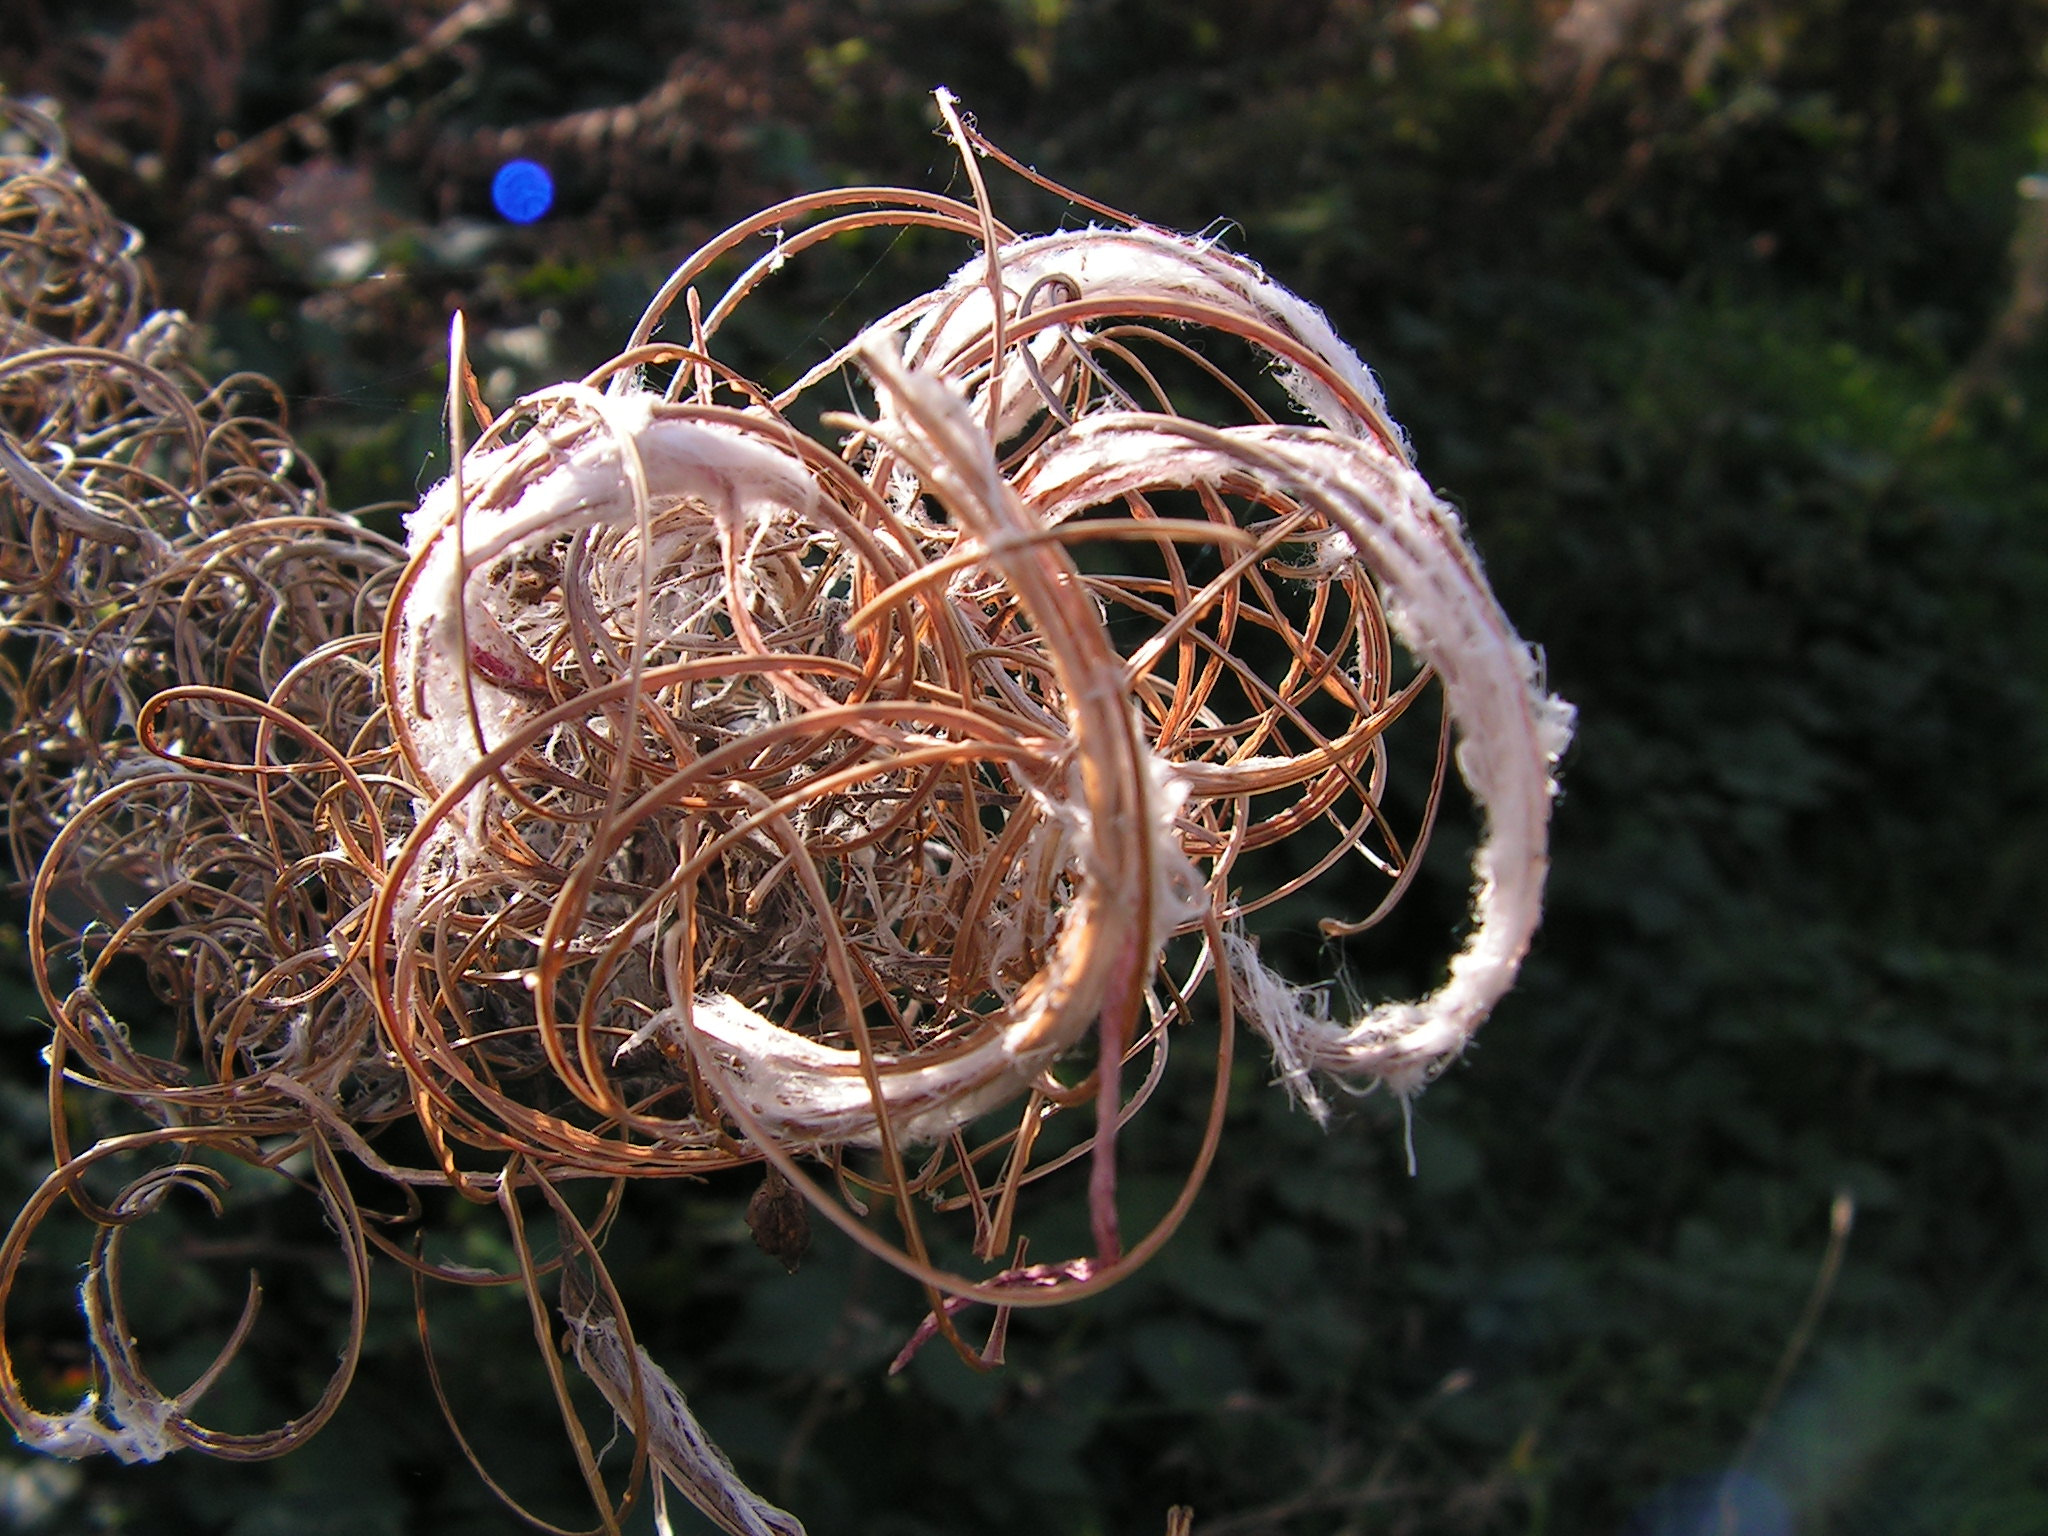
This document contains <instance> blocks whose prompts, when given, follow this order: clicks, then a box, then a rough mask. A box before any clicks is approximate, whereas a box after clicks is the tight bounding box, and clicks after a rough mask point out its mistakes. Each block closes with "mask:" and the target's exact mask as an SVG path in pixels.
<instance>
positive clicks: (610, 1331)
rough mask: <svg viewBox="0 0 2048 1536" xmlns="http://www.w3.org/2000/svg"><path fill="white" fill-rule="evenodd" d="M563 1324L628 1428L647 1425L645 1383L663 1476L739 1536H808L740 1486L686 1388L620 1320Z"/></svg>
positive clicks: (571, 1319)
mask: <svg viewBox="0 0 2048 1536" xmlns="http://www.w3.org/2000/svg"><path fill="white" fill-rule="evenodd" d="M563 1317H564V1319H565V1321H567V1323H568V1325H569V1347H570V1349H571V1350H572V1351H573V1352H574V1354H575V1357H576V1363H577V1365H579V1366H581V1367H582V1369H583V1374H584V1375H586V1376H588V1377H589V1378H590V1379H591V1380H592V1381H594V1382H595V1383H597V1389H598V1391H599V1392H601V1393H603V1394H604V1400H605V1401H606V1402H607V1403H609V1404H610V1405H611V1409H612V1412H614V1413H616V1414H617V1415H618V1416H619V1419H620V1421H621V1422H622V1423H625V1424H636V1423H638V1422H640V1421H639V1420H638V1419H637V1418H636V1415H635V1413H634V1403H633V1385H634V1378H635V1377H636V1376H637V1377H638V1378H639V1385H640V1398H641V1404H642V1407H643V1409H644V1412H645V1423H646V1445H647V1454H648V1455H649V1456H650V1457H651V1458H653V1460H654V1463H655V1466H656V1467H657V1468H658V1469H659V1470H660V1473H661V1475H662V1476H663V1477H665V1478H667V1479H668V1481H669V1482H670V1483H672V1484H674V1485H675V1487H677V1488H678V1489H680V1490H681V1491H682V1492H683V1493H684V1494H686V1495H687V1496H688V1497H689V1499H690V1501H691V1502H692V1503H694V1504H696V1505H697V1506H698V1507H699V1508H701V1509H703V1510H704V1512H705V1513H706V1514H707V1515H709V1516H710V1517H711V1518H712V1519H713V1520H714V1521H716V1523H718V1524H719V1525H720V1526H722V1527H723V1528H724V1529H725V1530H727V1531H730V1532H733V1533H735V1536H804V1528H803V1524H802V1522H800V1521H799V1520H798V1519H797V1518H796V1516H794V1515H792V1514H789V1513H788V1512H787V1511H785V1510H781V1509H778V1508H776V1507H775V1506H774V1505H773V1504H770V1503H769V1502H768V1501H767V1500H766V1499H764V1498H762V1497H761V1496H760V1495H759V1494H757V1493H755V1492H754V1491H753V1489H751V1488H749V1487H748V1486H747V1485H746V1484H745V1483H743V1482H741V1481H740V1476H739V1474H738V1473H737V1472H735V1471H734V1470H733V1465H732V1463H731V1462H730V1461H728V1460H727V1459H726V1456H725V1453H724V1452H723V1451H721V1450H720V1449H719V1448H718V1447H717V1445H715V1444H714V1443H713V1442H712V1439H711V1437H710V1436H709V1435H707V1434H705V1433H704V1428H703V1426H702V1425H701V1424H699V1423H698V1422H697V1416H696V1415H695V1414H694V1413H692V1412H691V1411H690V1404H689V1401H688V1400H687V1399H686V1398H685V1397H684V1396H683V1391H682V1388H680V1387H678V1386H677V1385H676V1384H675V1380H674V1378H672V1377H671V1376H670V1375H669V1374H668V1372H666V1371H664V1370H663V1369H662V1368H661V1367H660V1366H658V1365H656V1364H655V1363H654V1358H653V1356H651V1355H649V1354H648V1353H647V1351H646V1350H645V1349H643V1348H641V1347H640V1345H638V1344H634V1345H633V1347H632V1353H631V1355H630V1356H629V1355H628V1354H627V1351H626V1341H625V1339H624V1338H623V1337H621V1335H620V1333H619V1325H618V1323H617V1321H615V1320H614V1319H612V1318H609V1317H601V1316H599V1315H597V1312H596V1310H595V1309H594V1308H590V1307H585V1308H581V1309H569V1310H565V1311H564V1312H563Z"/></svg>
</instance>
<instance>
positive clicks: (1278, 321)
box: [850, 229, 1405, 446]
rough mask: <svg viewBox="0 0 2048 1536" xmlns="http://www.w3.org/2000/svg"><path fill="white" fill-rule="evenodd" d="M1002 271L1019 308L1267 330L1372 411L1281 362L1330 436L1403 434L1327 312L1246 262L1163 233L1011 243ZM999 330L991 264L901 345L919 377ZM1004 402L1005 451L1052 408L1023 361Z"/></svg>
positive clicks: (1080, 233) (973, 266)
mask: <svg viewBox="0 0 2048 1536" xmlns="http://www.w3.org/2000/svg"><path fill="white" fill-rule="evenodd" d="M995 260H996V262H997V264H998V265H999V267H1000V268H1001V271H1002V277H1003V286H1004V290H1005V292H1006V293H1007V294H1008V295H1009V297H1010V301H1011V303H1012V305H1013V306H1014V305H1016V304H1018V303H1021V301H1022V300H1023V298H1024V296H1025V295H1027V294H1029V293H1030V292H1031V291H1032V290H1033V289H1034V288H1035V287H1036V286H1037V285H1038V284H1040V283H1041V282H1045V281H1047V280H1049V279H1053V278H1064V279H1066V281H1067V282H1068V283H1069V284H1071V285H1072V286H1073V288H1074V289H1075V290H1076V292H1075V294H1074V296H1075V297H1079V298H1090V299H1092V298H1099V297H1104V296H1112V295H1113V296H1115V297H1118V298H1121V299H1128V300H1130V301H1131V305H1132V310H1133V312H1134V313H1143V312H1144V308H1145V303H1146V301H1147V300H1148V299H1164V300H1180V301H1192V302H1195V303H1198V304H1203V305H1208V306H1211V307H1213V308H1216V309H1219V310H1222V311H1224V312H1225V313H1227V314H1232V315H1236V316H1238V317H1240V318H1242V319H1244V320H1247V321H1250V322H1252V323H1253V324H1255V325H1257V326H1260V327H1270V328H1271V329H1273V330H1275V331H1278V332H1279V333H1280V334H1281V335H1282V336H1283V337H1286V338H1288V339H1290V340H1293V341H1297V342H1299V343H1300V344H1301V345H1302V346H1304V347H1306V348H1307V349H1308V350H1309V351H1310V352H1312V353H1313V354H1314V355H1315V356H1316V357H1317V358H1319V359H1320V360H1321V361H1322V362H1323V364H1324V365H1325V366H1326V367H1328V368H1329V370H1330V372H1331V373H1332V374H1333V375H1335V376H1336V377H1337V378H1338V379H1340V380H1342V381H1343V383H1344V384H1345V385H1346V386H1347V387H1348V388H1349V389H1350V390H1351V391H1352V392H1353V393H1354V394H1355V395H1356V396H1357V398H1358V400H1359V401H1360V402H1362V403H1363V404H1364V405H1365V406H1366V408H1367V414H1365V415H1363V416H1361V415H1360V414H1359V413H1358V412H1357V411H1355V410H1353V409H1352V408H1351V406H1350V405H1348V404H1347V403H1346V402H1345V401H1344V400H1343V398H1342V397H1341V396H1340V395H1339V394H1338V393H1337V391H1335V390H1333V389H1332V388H1330V386H1329V385H1328V384H1327V383H1326V382H1324V381H1323V380H1321V379H1318V378H1316V377H1314V376H1313V375H1312V374H1310V373H1308V372H1307V371H1306V370H1304V369H1303V368H1302V367H1301V366H1300V365H1299V364H1297V363H1295V362H1293V361H1291V360H1287V359H1276V361H1277V362H1278V365H1279V369H1280V382H1281V384H1282V385H1283V387H1285V389H1286V390H1287V392H1288V394H1289V395H1290V396H1291V397H1292V398H1293V400H1294V401H1295V403H1296V404H1297V405H1299V406H1300V407H1301V408H1302V409H1303V410H1304V411H1306V412H1307V413H1308V414H1309V415H1311V416H1313V417H1314V418H1315V419H1316V420H1317V421H1319V422H1321V423H1322V424H1323V425H1324V426H1326V427H1329V428H1330V429H1331V430H1333V431H1337V432H1343V433H1346V434H1347V435H1352V436H1368V435H1370V436H1379V437H1383V438H1385V439H1386V440H1387V441H1388V442H1389V443H1391V444H1400V443H1402V439H1401V436H1400V429H1399V428H1398V427H1396V426H1394V425H1393V423H1392V422H1390V421H1389V420H1388V419H1387V416H1386V401H1385V397H1384V396H1383V395H1382V393H1381V391H1380V386H1379V381H1378V380H1376V379H1375V378H1374V377H1373V375H1372V370H1371V369H1369V368H1367V367H1366V365H1365V364H1364V363H1363V362H1362V361H1360V359H1359V356H1358V354H1357V353H1356V352H1354V351H1353V350H1352V349H1351V348H1350V347H1349V346H1347V345H1346V344H1345V343H1344V341H1343V339H1342V338H1341V337H1339V336H1338V335H1337V332H1336V330H1335V329H1334V328H1333V327H1332V326H1331V324H1330V322H1329V320H1328V318H1327V317H1326V316H1325V315H1324V314H1323V312H1322V311H1321V310H1319V309H1317V308H1316V307H1315V306H1314V305H1313V304H1310V303H1309V302H1308V301H1307V300H1305V299H1303V298H1301V297H1299V296H1298V295H1296V294H1294V293H1291V292H1289V291H1288V290H1287V289H1285V288H1283V287H1281V286H1280V285H1279V284H1278V283H1275V282H1273V281H1272V280H1271V279H1270V278H1268V277H1267V276H1266V274H1265V273H1264V272H1263V271H1261V270H1260V269H1259V267H1258V266H1257V264H1256V263H1254V262H1251V261H1248V260H1246V259H1245V258H1244V257H1242V256H1234V255H1232V254H1231V253H1230V252H1228V251H1224V250H1220V249H1218V248H1217V247H1216V246H1214V245H1212V244H1209V243H1206V242H1204V241H1200V240H1192V239H1189V238H1187V237H1185V236H1181V235H1172V234H1168V233H1166V232H1165V231H1163V230H1155V229H1117V230H1107V229H1085V230H1072V231H1068V232H1066V233H1064V234H1056V235H1040V236H1038V237H1036V238H1033V239H1029V240H1018V241H1014V242H1012V243H1010V244H1008V245H1005V246H1003V247H1001V248H1000V249H999V250H998V251H997V252H996V253H995ZM1065 297H1067V295H1066V294H1064V293H1054V294H1051V295H1048V296H1045V297H1042V298H1040V299H1039V300H1038V301H1036V302H1035V303H1034V305H1033V308H1034V309H1044V308H1047V307H1049V306H1050V305H1051V304H1052V303H1054V302H1056V301H1058V300H1060V299H1063V298H1065ZM1013 314H1014V308H1013ZM901 323H902V321H901V319H900V318H899V317H897V316H892V317H891V318H890V320H888V321H884V322H882V323H881V324H880V325H878V326H876V327H874V328H872V330H871V332H870V333H869V334H870V335H874V334H876V333H879V332H883V331H884V330H886V329H893V328H895V327H896V326H900V325H901ZM991 329H992V326H991V316H990V306H989V290H988V280H987V267H986V265H985V263H984V260H983V258H981V257H976V258H975V259H974V260H973V261H970V262H968V263H967V265H965V266H964V267H962V268H961V269H960V270H959V271H958V272H956V273H954V274H953V276H952V278H951V279H950V280H949V281H948V282H947V284H946V286H945V287H944V288H942V289H940V290H938V291H937V292H936V293H934V294H933V295H931V297H930V298H929V299H928V300H927V301H926V302H925V304H924V305H920V306H916V307H915V308H914V319H913V321H912V323H911V325H910V328H909V331H908V333H907V335H906V336H905V338H904V343H903V346H904V355H905V357H906V358H907V359H908V360H909V361H910V362H911V363H913V364H914V365H916V366H919V367H922V368H928V369H943V368H945V367H947V366H948V365H949V364H950V363H951V362H952V361H953V359H955V358H957V357H959V356H961V355H962V354H963V353H966V352H968V351H969V350H971V349H972V348H974V347H975V346H977V345H986V341H987V338H988V335H989V333H990V331H991ZM859 345H860V344H859V343H856V348H855V349H850V350H857V349H858V346H859ZM1033 346H1034V352H1033V355H1034V356H1035V357H1036V358H1038V360H1039V362H1040V364H1041V367H1042V368H1044V369H1046V371H1048V372H1050V371H1054V369H1055V367H1056V365H1057V362H1058V357H1057V353H1056V349H1055V348H1056V344H1055V343H1054V342H1048V341H1046V340H1043V339H1040V340H1036V341H1034V343H1033ZM1002 390H1003V400H1004V402H1005V403H1004V406H1003V414H1002V420H1001V421H1000V422H999V423H998V428H997V432H996V434H995V435H996V436H997V437H998V438H999V439H1001V440H1008V439H1009V438H1010V437H1012V436H1014V435H1015V434H1016V433H1017V432H1019V431H1021V430H1022V429H1023V427H1024V425H1025V423H1026V422H1027V421H1028V420H1029V419H1030V418H1031V417H1032V416H1033V415H1035V414H1037V413H1038V412H1039V411H1040V410H1042V409H1043V408H1044V401H1043V399H1042V397H1041V396H1040V395H1039V394H1038V392H1037V389H1036V387H1035V386H1034V384H1033V382H1032V380H1031V377H1030V375H1029V373H1028V372H1027V371H1026V370H1025V368H1024V366H1023V363H1022V362H1021V360H1019V359H1017V358H1015V357H1012V358H1010V359H1009V360H1007V362H1006V365H1005V369H1004V372H1003V375H1002ZM985 394H986V386H984V387H983V391H982V392H981V395H979V396H978V397H977V399H976V402H975V404H976V406H977V408H978V410H981V409H985V408H983V407H981V400H982V398H985ZM1404 446H1405V445H1404Z"/></svg>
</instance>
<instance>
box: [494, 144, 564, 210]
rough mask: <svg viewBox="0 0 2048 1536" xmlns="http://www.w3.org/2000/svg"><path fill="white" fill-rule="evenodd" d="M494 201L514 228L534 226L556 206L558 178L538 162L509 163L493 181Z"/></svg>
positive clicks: (506, 163)
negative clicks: (516, 225) (556, 180)
mask: <svg viewBox="0 0 2048 1536" xmlns="http://www.w3.org/2000/svg"><path fill="white" fill-rule="evenodd" d="M491 201H492V202H493V203H495V204H496V205H497V208H498V212H500V213H502V214H503V215H505V217H506V218H508V219H510V220H511V221H512V222H513V223H514V224H531V223H532V222H533V221H534V220H535V219H537V218H539V217H540V216H541V215H542V214H544V213H546V212H547V211H548V209H550V208H552V207H553V206H554V203H555V178H554V177H552V176H550V175H549V174H548V168H547V167H546V166H544V165H542V164H541V163H540V162H539V161H537V160H507V161H506V162H505V163H504V164H503V165H501V166H499V167H498V174H497V175H495V176H493V177H492V178H491Z"/></svg>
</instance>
